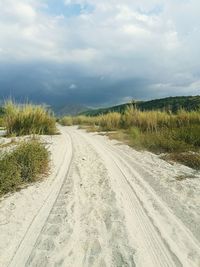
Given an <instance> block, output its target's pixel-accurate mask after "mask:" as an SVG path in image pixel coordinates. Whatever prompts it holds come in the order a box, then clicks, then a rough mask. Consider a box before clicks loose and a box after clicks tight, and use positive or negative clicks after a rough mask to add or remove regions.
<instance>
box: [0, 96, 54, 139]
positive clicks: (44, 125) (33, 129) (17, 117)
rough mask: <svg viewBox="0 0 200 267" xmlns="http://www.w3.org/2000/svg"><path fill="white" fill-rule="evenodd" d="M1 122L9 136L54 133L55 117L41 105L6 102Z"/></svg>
mask: <svg viewBox="0 0 200 267" xmlns="http://www.w3.org/2000/svg"><path fill="white" fill-rule="evenodd" d="M2 124H3V125H4V126H5V128H6V130H7V134H8V135H9V136H21V135H29V134H55V133H56V120H55V118H54V117H53V116H52V115H51V114H50V112H49V111H47V110H46V109H45V108H44V107H43V106H38V105H31V104H26V105H18V104H15V103H13V102H12V101H8V102H6V103H5V105H4V114H3V117H2Z"/></svg>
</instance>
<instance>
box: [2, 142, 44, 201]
mask: <svg viewBox="0 0 200 267" xmlns="http://www.w3.org/2000/svg"><path fill="white" fill-rule="evenodd" d="M48 164H49V152H48V150H47V149H46V147H45V145H44V144H42V143H41V142H39V141H38V140H31V141H29V142H22V143H21V144H19V145H18V146H17V147H16V148H14V149H13V150H12V151H10V152H7V153H3V154H1V156H0V196H1V195H3V194H6V193H8V192H13V191H15V190H17V189H18V188H19V187H21V186H22V185H23V184H26V183H30V182H34V181H37V180H38V179H40V178H41V176H42V175H43V174H45V173H46V172H47V170H48Z"/></svg>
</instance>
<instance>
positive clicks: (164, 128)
mask: <svg viewBox="0 0 200 267" xmlns="http://www.w3.org/2000/svg"><path fill="white" fill-rule="evenodd" d="M68 120H69V118H68ZM70 123H71V124H72V125H74V124H76V125H77V124H78V125H82V126H87V127H88V126H90V127H89V128H87V130H88V129H92V131H94V130H95V131H107V132H108V133H109V131H116V133H112V134H110V133H109V136H110V137H113V138H116V139H118V140H120V141H123V142H125V143H128V144H129V145H131V146H133V147H135V148H137V149H147V150H149V151H152V152H155V153H171V154H172V153H173V155H175V153H176V157H175V156H174V157H173V159H176V160H177V161H179V162H181V163H184V164H186V165H187V161H188V166H194V167H195V168H198V164H199V165H200V162H199V161H198V159H199V156H198V155H199V151H200V111H191V112H188V111H185V110H183V109H181V110H179V111H178V112H177V113H172V112H170V111H168V112H165V111H140V110H138V109H137V108H134V107H133V106H129V107H128V108H127V110H126V111H125V112H124V114H121V113H116V112H111V113H108V114H105V115H99V116H94V117H87V116H78V117H71V119H70ZM190 151H193V152H195V153H196V156H194V155H193V156H192V157H191V158H193V159H194V161H195V164H193V165H192V163H191V162H192V160H190V161H189V157H187V156H186V154H184V153H186V152H190ZM177 153H179V154H180V156H177V155H178V154H177ZM181 158H182V159H181Z"/></svg>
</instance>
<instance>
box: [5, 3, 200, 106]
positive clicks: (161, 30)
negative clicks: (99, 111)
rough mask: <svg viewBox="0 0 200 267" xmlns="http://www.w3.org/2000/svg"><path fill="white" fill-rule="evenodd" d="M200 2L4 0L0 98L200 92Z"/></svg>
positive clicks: (99, 101)
mask: <svg viewBox="0 0 200 267" xmlns="http://www.w3.org/2000/svg"><path fill="white" fill-rule="evenodd" d="M199 10H200V1H199V0H101V1H100V0H17V1H16V0H0V97H1V98H5V97H6V96H8V95H9V96H13V97H15V98H17V99H21V100H24V99H30V100H32V101H41V102H49V103H54V102H55V103H68V102H71V103H83V104H86V105H104V104H111V103H112V104H114V103H119V102H124V101H126V100H128V99H130V98H135V99H152V98H161V97H165V96H173V95H196V94H200V50H199V47H200V16H199Z"/></svg>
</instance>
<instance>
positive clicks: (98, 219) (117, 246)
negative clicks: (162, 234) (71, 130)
mask: <svg viewBox="0 0 200 267" xmlns="http://www.w3.org/2000/svg"><path fill="white" fill-rule="evenodd" d="M73 142H74V149H75V151H74V158H73V161H72V165H71V168H70V172H69V175H68V178H67V179H66V182H65V183H64V185H63V186H62V188H61V191H60V193H59V195H58V198H57V200H56V202H55V203H54V205H53V208H52V210H51V212H50V214H49V217H48V219H47V221H46V223H45V225H44V227H43V229H42V231H41V233H40V235H39V238H38V239H37V242H36V244H35V246H34V248H33V250H32V253H31V255H30V256H29V259H28V260H27V262H26V267H36V266H37V267H45V266H48V267H49V266H50V267H51V266H57V267H58V266H70V267H71V266H74V267H76V266H77V267H79V266H88V267H90V266H99V267H104V266H108V267H111V266H113V267H122V266H130V267H133V266H135V263H134V255H135V250H134V248H132V247H131V246H130V245H129V240H128V235H127V232H126V229H125V225H124V215H123V211H122V209H121V208H120V207H119V205H118V204H117V201H116V196H115V193H114V192H113V190H112V188H111V184H110V180H109V176H108V173H107V170H106V168H105V166H104V165H103V163H102V162H101V160H100V159H99V155H98V154H97V153H96V152H95V150H94V149H93V148H92V146H91V145H89V144H88V143H84V142H80V140H79V138H76V137H75V136H73Z"/></svg>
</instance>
